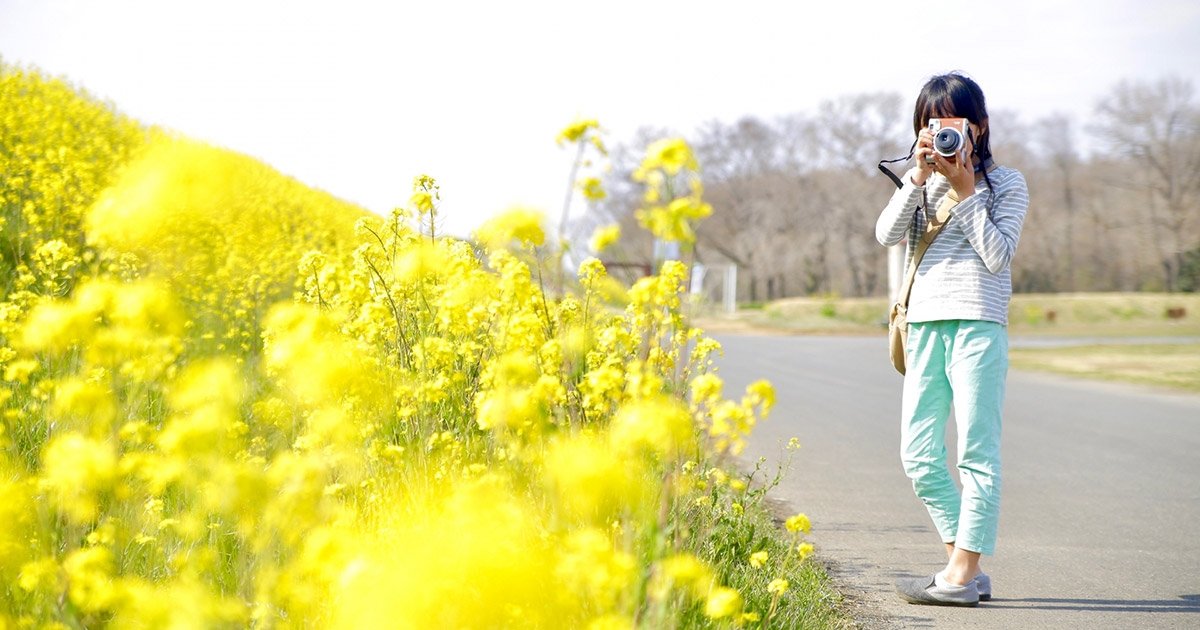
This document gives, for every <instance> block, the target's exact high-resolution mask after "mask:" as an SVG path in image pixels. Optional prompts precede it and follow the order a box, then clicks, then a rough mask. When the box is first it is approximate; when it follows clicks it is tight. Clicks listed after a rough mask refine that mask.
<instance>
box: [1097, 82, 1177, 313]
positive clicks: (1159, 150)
mask: <svg viewBox="0 0 1200 630" xmlns="http://www.w3.org/2000/svg"><path fill="white" fill-rule="evenodd" d="M1096 114H1097V116H1098V118H1099V120H1098V122H1097V124H1096V125H1095V126H1094V127H1093V128H1092V130H1093V131H1094V133H1095V134H1096V135H1097V136H1098V137H1099V138H1100V139H1101V140H1103V141H1105V142H1106V143H1107V144H1108V145H1109V147H1110V148H1111V149H1112V150H1113V151H1114V152H1115V153H1117V154H1119V155H1123V156H1126V157H1128V158H1130V159H1131V160H1132V162H1131V164H1130V166H1131V167H1132V168H1131V173H1129V174H1128V175H1126V176H1124V177H1123V178H1122V180H1123V182H1120V183H1124V184H1125V185H1133V186H1139V185H1140V186H1143V187H1145V189H1146V190H1147V192H1148V193H1149V194H1148V195H1147V196H1146V199H1145V202H1144V205H1143V206H1142V208H1140V212H1142V213H1145V214H1146V215H1148V216H1149V219H1150V223H1151V225H1152V226H1153V231H1152V233H1153V237H1154V241H1155V247H1156V248H1158V250H1159V251H1160V254H1161V256H1162V260H1161V264H1162V266H1163V273H1164V284H1165V287H1166V289H1167V290H1168V291H1173V290H1175V287H1176V281H1177V277H1178V273H1179V268H1180V266H1181V265H1182V263H1183V253H1184V252H1185V251H1187V250H1188V249H1190V246H1191V245H1192V244H1193V243H1195V242H1196V240H1197V238H1196V229H1197V226H1196V223H1197V217H1198V215H1200V208H1198V207H1197V196H1198V193H1200V108H1197V106H1196V104H1195V103H1194V102H1193V101H1192V85H1191V83H1189V82H1187V81H1184V80H1182V79H1179V78H1166V79H1162V80H1160V81H1158V82H1156V83H1152V84H1147V83H1133V82H1127V81H1123V82H1121V83H1119V84H1118V85H1117V86H1116V87H1115V88H1114V89H1113V92H1112V94H1111V95H1110V96H1109V97H1108V98H1106V99H1104V100H1103V101H1101V102H1100V104H1099V105H1098V106H1097V108H1096ZM1160 204H1161V205H1160Z"/></svg>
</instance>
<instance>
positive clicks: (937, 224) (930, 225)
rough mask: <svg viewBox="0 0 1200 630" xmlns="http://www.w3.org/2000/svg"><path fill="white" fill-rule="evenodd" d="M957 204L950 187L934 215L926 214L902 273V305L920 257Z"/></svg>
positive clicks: (947, 220) (905, 305) (908, 291)
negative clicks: (923, 224)
mask: <svg viewBox="0 0 1200 630" xmlns="http://www.w3.org/2000/svg"><path fill="white" fill-rule="evenodd" d="M957 205H958V194H957V193H956V192H954V189H953V188H951V189H950V190H949V191H947V192H946V196H945V197H942V202H941V203H940V204H938V209H937V213H936V215H935V216H933V217H930V216H928V215H926V221H925V232H924V234H922V235H921V238H920V239H919V240H918V241H917V249H916V251H914V252H913V258H912V263H911V264H909V266H908V269H907V273H905V274H904V284H903V286H901V288H900V295H902V296H904V297H903V298H902V299H901V300H900V303H901V304H903V305H904V308H908V298H909V296H910V295H912V285H913V280H915V279H916V278H917V267H919V266H920V265H921V259H922V258H924V257H925V250H927V249H929V245H930V244H932V243H933V239H935V238H937V235H938V234H941V232H942V230H943V229H945V227H946V224H947V223H949V222H950V217H951V215H950V211H951V210H953V209H954V206H957Z"/></svg>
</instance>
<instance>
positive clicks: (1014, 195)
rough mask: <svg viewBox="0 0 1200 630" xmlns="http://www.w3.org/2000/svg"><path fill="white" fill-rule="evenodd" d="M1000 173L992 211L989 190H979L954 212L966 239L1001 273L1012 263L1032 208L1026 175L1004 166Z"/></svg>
mask: <svg viewBox="0 0 1200 630" xmlns="http://www.w3.org/2000/svg"><path fill="white" fill-rule="evenodd" d="M997 175H998V177H997V179H998V180H999V181H994V182H992V185H993V186H994V187H995V191H996V192H995V200H994V201H993V202H992V204H991V206H992V209H991V212H988V208H987V205H988V204H987V201H988V197H989V193H987V192H977V193H976V194H974V195H971V196H970V197H968V198H967V199H966V200H965V201H963V202H962V203H960V204H958V206H957V207H955V209H954V211H953V212H952V213H951V214H952V215H954V216H956V217H957V218H958V220H959V221H962V223H963V225H962V230H963V233H964V235H965V236H966V238H967V241H968V242H970V243H971V246H972V247H973V248H975V251H976V252H977V253H978V254H979V257H980V258H981V259H982V260H983V264H984V265H985V266H987V270H988V271H990V272H992V273H1000V272H1001V271H1004V270H1005V269H1008V266H1009V264H1010V263H1012V259H1013V255H1014V254H1015V253H1016V252H1017V240H1018V239H1019V238H1020V237H1021V225H1022V224H1023V223H1024V222H1025V211H1026V209H1028V208H1029V191H1028V189H1027V188H1026V185H1025V177H1024V176H1022V175H1021V173H1020V172H1019V171H1016V170H1014V169H1004V170H1003V171H1002V172H999V173H997Z"/></svg>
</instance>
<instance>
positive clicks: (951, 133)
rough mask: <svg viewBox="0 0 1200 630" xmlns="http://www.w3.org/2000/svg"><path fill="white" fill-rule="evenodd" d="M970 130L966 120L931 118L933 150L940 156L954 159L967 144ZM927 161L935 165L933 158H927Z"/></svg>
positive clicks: (930, 128) (930, 127)
mask: <svg viewBox="0 0 1200 630" xmlns="http://www.w3.org/2000/svg"><path fill="white" fill-rule="evenodd" d="M968 129H969V128H968V127H967V119H966V118H930V119H929V130H930V131H932V132H933V150H934V151H936V152H937V153H938V155H941V156H943V157H946V158H950V159H954V156H955V154H957V153H958V152H959V151H961V150H962V148H963V145H965V144H966V137H967V133H968ZM925 161H926V162H927V163H929V164H933V156H932V155H930V156H927V157H926V158H925Z"/></svg>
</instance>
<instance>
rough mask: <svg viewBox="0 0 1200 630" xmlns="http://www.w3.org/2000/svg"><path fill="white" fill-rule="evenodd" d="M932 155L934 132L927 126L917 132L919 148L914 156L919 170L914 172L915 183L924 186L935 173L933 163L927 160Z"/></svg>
mask: <svg viewBox="0 0 1200 630" xmlns="http://www.w3.org/2000/svg"><path fill="white" fill-rule="evenodd" d="M931 155H933V132H932V131H930V130H929V127H925V128H924V129H922V130H921V133H918V134H917V149H916V151H915V152H914V153H913V157H914V158H916V160H917V172H916V173H913V176H912V183H913V184H916V185H917V186H924V185H925V181H926V180H928V179H929V176H930V175H932V174H933V165H932V164H930V163H929V162H928V161H926V159H927V158H929V156H931Z"/></svg>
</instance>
